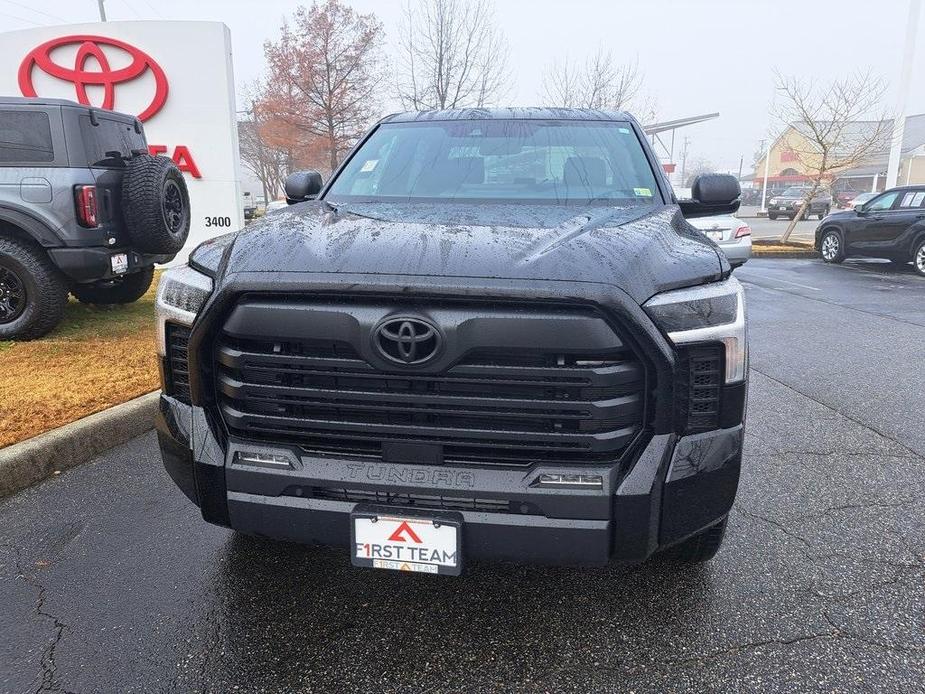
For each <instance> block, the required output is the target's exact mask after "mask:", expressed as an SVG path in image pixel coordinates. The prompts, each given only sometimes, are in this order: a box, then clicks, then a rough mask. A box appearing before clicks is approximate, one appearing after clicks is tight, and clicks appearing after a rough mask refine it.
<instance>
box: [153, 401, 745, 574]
mask: <svg viewBox="0 0 925 694" xmlns="http://www.w3.org/2000/svg"><path fill="white" fill-rule="evenodd" d="M157 428H158V434H159V441H160V446H161V452H162V455H163V459H164V465H165V467H166V469H167V471H168V473H169V474H170V476H171V477H172V478H173V479H174V481H175V482H176V483H177V485H178V486H179V487H180V489H181V490H182V491H183V492H184V493H185V494H186V495H187V496H188V497H189V498H190V499H191V500H193V501H194V502H195V503H196V504H197V505H198V506H199V507H200V509H201V511H202V515H203V517H204V518H205V520H207V521H209V522H212V523H215V524H218V525H224V526H228V527H231V528H234V529H235V530H239V531H241V532H245V533H250V534H254V535H260V536H266V537H272V538H277V539H284V540H291V541H296V542H301V543H307V544H324V545H334V546H341V547H344V548H347V547H349V546H350V514H351V511H352V510H353V508H354V507H355V506H356V505H357V504H358V503H361V502H362V503H363V504H364V505H369V504H370V503H374V504H378V505H380V506H383V507H386V508H388V510H390V511H391V512H393V513H400V512H401V510H402V508H409V504H412V503H413V504H431V505H436V504H448V505H449V506H442V507H441V508H442V509H446V508H452V510H454V512H458V513H460V514H461V516H462V519H463V523H464V532H463V535H462V537H463V553H464V556H465V558H466V560H469V559H493V560H510V561H516V562H531V563H550V564H602V563H606V562H608V561H620V562H630V563H632V562H640V561H643V560H644V559H646V558H647V557H648V556H650V555H651V554H652V553H653V552H655V551H656V550H658V549H660V548H663V547H666V546H669V545H672V544H675V543H677V542H680V541H682V540H684V539H686V538H687V537H690V536H691V535H693V534H695V533H697V532H698V531H700V530H702V529H704V528H706V527H708V526H710V525H712V524H713V523H715V522H716V521H718V520H720V519H721V518H723V517H724V516H725V515H726V514H727V513H728V512H729V509H730V508H731V506H732V502H733V499H734V497H735V492H736V488H737V485H738V479H739V470H740V464H741V449H742V436H743V434H742V431H743V430H742V426H741V425H738V426H735V427H732V428H728V429H720V430H717V431H712V432H707V433H703V434H696V435H690V436H683V437H681V436H678V435H676V434H661V435H653V436H650V437H649V438H648V441H647V442H646V444H645V446H644V447H642V450H641V452H640V453H639V454H638V456H636V457H635V460H634V462H633V463H632V465H630V466H629V469H628V470H626V471H623V470H621V469H620V468H619V467H618V466H616V465H614V466H610V467H607V466H593V467H586V468H580V469H579V468H574V467H570V466H569V467H566V466H550V465H536V466H532V467H530V468H518V469H506V468H500V469H486V468H483V467H478V468H477V467H468V466H451V465H439V466H435V465H411V464H394V463H389V464H383V463H379V462H375V463H374V462H364V461H362V460H351V459H343V460H341V459H335V458H331V457H324V458H321V457H316V456H309V455H305V454H304V453H303V452H300V449H298V448H297V447H293V446H289V445H272V444H262V443H261V444H255V443H253V442H244V441H236V440H234V439H229V440H228V442H227V444H225V445H223V444H222V443H220V442H219V441H218V440H217V439H216V438H215V436H214V435H213V433H212V431H211V429H210V427H209V426H208V423H207V420H206V416H205V413H204V411H203V410H202V409H201V408H199V407H191V406H188V405H185V404H183V403H181V402H178V401H177V400H175V399H174V398H172V397H169V396H164V395H162V396H161V400H160V412H159V415H158V421H157ZM239 453H240V454H242V455H243V456H244V457H245V458H247V457H251V458H253V454H256V455H257V456H258V457H259V456H263V457H267V458H270V459H273V460H276V463H275V465H277V466H280V465H281V467H275V468H273V469H270V468H268V467H264V466H261V465H256V464H253V463H248V462H241V459H240V458H239V457H238V454H239ZM544 473H547V474H580V473H584V474H588V475H599V476H600V477H601V485H600V487H599V488H597V489H593V490H591V489H577V490H576V489H566V488H540V487H539V486H537V484H536V480H537V478H538V477H539V475H541V474H544ZM370 498H373V499H375V501H372V502H371V501H370ZM435 499H436V501H435ZM380 502H381V503H380ZM431 507H434V506H431ZM413 508H415V509H416V510H417V511H418V512H426V510H427V507H426V506H421V505H415V506H413ZM435 510H441V509H440V508H436V509H435Z"/></svg>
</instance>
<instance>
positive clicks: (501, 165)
mask: <svg viewBox="0 0 925 694" xmlns="http://www.w3.org/2000/svg"><path fill="white" fill-rule="evenodd" d="M327 196H328V197H329V198H331V199H332V200H334V201H347V202H349V201H358V202H359V201H362V202H379V201H383V202H385V201H390V202H394V201H399V200H408V201H412V200H413V201H433V202H439V201H456V202H461V201H478V200H486V201H505V202H545V203H547V204H548V203H563V202H578V203H589V202H598V201H600V202H605V203H610V204H652V203H653V202H654V201H659V202H660V201H661V198H660V196H659V192H658V188H657V185H656V180H655V176H654V174H653V171H652V167H651V166H650V164H649V161H648V160H647V158H646V156H645V152H644V151H643V148H642V145H641V143H640V142H639V138H638V137H637V135H636V133H635V131H634V130H633V128H632V127H631V126H630V124H629V123H623V122H592V121H557V120H550V121H538V120H537V121H534V120H500V119H499V120H481V121H479V120H464V121H442V122H422V123H394V124H384V125H382V126H380V127H379V128H377V130H376V131H375V132H374V133H373V134H372V135H371V136H370V137H369V139H368V140H367V141H366V142H365V143H364V144H363V146H362V147H361V148H360V150H359V151H358V152H357V153H356V154H355V155H354V156H353V157H352V158H351V160H350V161H349V162H348V163H347V165H346V167H345V168H344V170H343V172H342V173H341V174H340V175H339V176H338V177H337V179H336V180H335V181H334V182H333V184H332V185H331V188H330V190H329V192H328V194H327Z"/></svg>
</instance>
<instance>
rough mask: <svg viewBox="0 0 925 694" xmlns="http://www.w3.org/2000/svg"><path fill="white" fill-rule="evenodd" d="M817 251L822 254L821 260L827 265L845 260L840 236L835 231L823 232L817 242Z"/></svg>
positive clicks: (843, 245)
mask: <svg viewBox="0 0 925 694" xmlns="http://www.w3.org/2000/svg"><path fill="white" fill-rule="evenodd" d="M819 251H820V253H821V254H822V260H824V261H825V262H827V263H835V264H838V263H840V262H842V261H843V260H844V259H845V244H844V241H842V237H841V234H839V233H838V232H837V231H835V230H830V231H827V232H825V233H824V234H823V235H822V239H821V241H820V242H819Z"/></svg>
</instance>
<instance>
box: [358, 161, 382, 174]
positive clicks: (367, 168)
mask: <svg viewBox="0 0 925 694" xmlns="http://www.w3.org/2000/svg"><path fill="white" fill-rule="evenodd" d="M378 163H379V160H378V159H367V160H366V163H365V164H363V166H362V168H360V173H369V172H370V171H372V170H373V169H375V168H376V164H378Z"/></svg>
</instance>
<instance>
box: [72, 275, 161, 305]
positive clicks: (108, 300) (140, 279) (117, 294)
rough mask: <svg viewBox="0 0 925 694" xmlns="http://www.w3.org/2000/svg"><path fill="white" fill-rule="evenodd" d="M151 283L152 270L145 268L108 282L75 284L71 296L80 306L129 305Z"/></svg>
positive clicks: (142, 294) (149, 286) (142, 293)
mask: <svg viewBox="0 0 925 694" xmlns="http://www.w3.org/2000/svg"><path fill="white" fill-rule="evenodd" d="M153 281H154V268H153V267H147V268H145V269H144V270H139V271H138V272H133V273H132V274H131V275H125V276H124V277H120V278H117V279H114V280H110V281H108V282H97V283H96V284H75V285H74V286H73V287H72V288H71V294H73V295H74V296H75V297H76V298H77V300H78V301H79V302H80V303H82V304H98V305H109V304H131V303H134V302H135V301H138V300H139V299H140V298H141V297H142V296H144V294H145V292H147V291H148V289H150V288H151V282H153Z"/></svg>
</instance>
